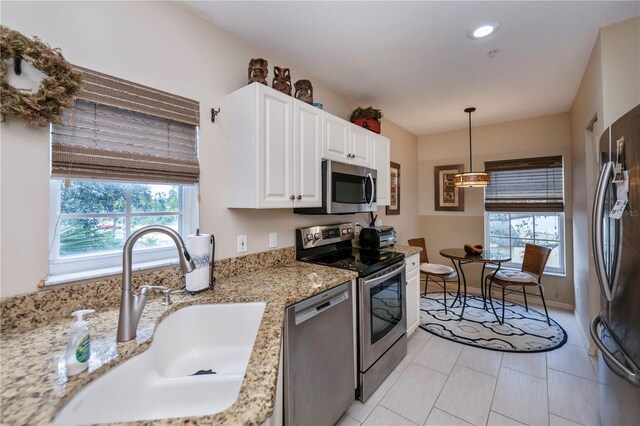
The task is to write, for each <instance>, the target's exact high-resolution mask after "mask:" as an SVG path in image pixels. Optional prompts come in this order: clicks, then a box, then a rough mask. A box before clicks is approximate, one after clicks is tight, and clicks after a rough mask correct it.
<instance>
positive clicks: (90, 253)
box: [49, 179, 197, 281]
mask: <svg viewBox="0 0 640 426" xmlns="http://www.w3.org/2000/svg"><path fill="white" fill-rule="evenodd" d="M50 190H51V196H50V212H51V220H50V225H49V227H50V230H49V235H50V243H51V246H50V247H51V250H50V254H49V261H50V274H51V275H54V276H60V275H63V276H67V275H69V274H78V273H82V272H83V271H96V270H99V271H97V273H98V275H99V272H103V273H107V271H106V270H107V269H110V268H116V269H118V268H119V267H120V265H121V259H122V248H123V246H124V242H125V241H126V240H127V238H128V237H129V236H130V235H131V233H133V232H134V231H136V230H137V229H140V228H142V227H144V226H147V225H164V226H168V227H169V228H172V229H174V230H176V231H178V232H179V233H180V234H181V235H186V234H188V233H193V232H194V231H193V227H194V223H196V218H195V217H194V214H195V213H196V211H197V209H196V206H195V203H194V201H195V196H194V194H195V193H196V191H195V186H194V185H167V184H143V183H125V182H110V181H103V180H72V181H70V182H69V184H68V186H67V185H66V183H65V180H62V179H52V180H51V188H50ZM176 258H177V254H176V250H175V246H174V244H173V241H171V239H170V238H169V237H167V236H165V235H162V234H149V235H145V236H144V237H142V238H141V239H140V240H139V241H138V242H137V243H136V245H135V249H134V257H133V259H134V264H138V267H141V266H144V265H147V266H160V265H164V264H169V263H173V262H175V259H176ZM62 279H64V278H62ZM54 281H55V280H54Z"/></svg>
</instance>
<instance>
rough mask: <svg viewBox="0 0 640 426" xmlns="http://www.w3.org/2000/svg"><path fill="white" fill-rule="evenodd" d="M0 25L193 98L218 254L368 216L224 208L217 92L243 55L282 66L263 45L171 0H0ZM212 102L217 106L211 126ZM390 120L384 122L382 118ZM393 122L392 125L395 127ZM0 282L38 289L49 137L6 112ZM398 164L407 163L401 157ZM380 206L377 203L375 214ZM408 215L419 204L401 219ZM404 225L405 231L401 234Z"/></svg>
mask: <svg viewBox="0 0 640 426" xmlns="http://www.w3.org/2000/svg"><path fill="white" fill-rule="evenodd" d="M1 7H2V10H1V12H2V15H1V20H2V25H6V26H8V27H10V28H12V29H15V30H18V31H20V32H22V33H23V34H26V35H37V36H39V37H40V38H41V39H42V40H44V41H45V42H47V43H49V44H50V45H51V46H53V47H60V48H61V49H62V51H63V53H64V55H65V57H66V58H67V60H69V61H70V62H71V63H74V64H77V65H81V66H85V67H88V68H91V69H95V70H98V71H101V72H105V73H107V74H112V75H115V76H118V77H122V78H124V79H128V80H131V81H134V82H138V83H142V84H145V85H148V86H152V87H155V88H158V89H160V90H164V91H168V92H171V93H175V94H178V95H181V96H185V97H188V98H192V99H195V100H198V101H199V102H200V108H201V111H200V112H201V127H200V166H201V172H202V174H201V197H202V200H201V205H200V228H201V229H202V231H204V232H212V233H214V234H215V235H216V242H217V247H216V248H217V251H216V258H220V259H221V258H227V257H232V256H235V255H237V253H236V251H235V248H236V235H238V234H246V235H247V236H248V247H249V253H252V252H260V251H265V250H268V235H269V233H270V232H277V233H278V247H288V246H293V245H294V244H295V239H294V230H295V228H296V227H298V226H305V225H316V224H326V223H335V222H340V221H356V220H357V221H360V222H361V223H366V222H367V216H365V215H348V216H333V217H314V216H298V215H294V214H293V213H292V211H291V210H260V211H248V210H231V209H227V208H226V207H225V184H226V176H227V170H228V167H230V165H229V164H227V162H226V143H227V142H226V140H227V135H228V130H229V129H228V128H227V123H228V122H229V120H228V117H227V116H226V115H225V96H226V95H227V94H228V93H231V92H233V91H234V90H236V89H238V88H240V87H242V86H244V85H245V84H246V82H247V65H248V63H249V60H250V59H251V58H256V57H263V58H265V59H267V60H268V61H269V68H270V74H269V78H268V79H269V80H271V78H272V77H273V72H272V69H273V66H274V65H280V66H287V64H286V63H284V62H282V61H278V59H277V58H274V57H272V56H271V55H269V53H268V52H264V51H259V50H258V49H257V48H255V47H253V46H251V45H249V44H247V43H245V42H244V41H242V40H240V39H238V38H235V37H234V36H232V35H230V34H229V33H227V32H225V31H223V30H221V29H220V28H218V27H215V26H214V25H213V24H211V23H210V22H208V21H206V20H204V19H202V18H200V17H198V16H196V15H195V14H193V13H192V12H191V11H189V10H187V9H186V8H184V7H182V6H181V5H179V4H178V3H174V2H38V3H36V2H11V1H3V2H2V5H1ZM291 74H292V80H293V81H296V80H298V79H302V78H308V79H310V80H311V81H312V82H313V85H314V98H315V100H316V101H318V102H322V103H323V104H324V105H325V110H326V111H328V112H330V113H332V114H334V115H337V116H340V117H342V118H348V117H349V115H350V113H351V111H352V110H353V108H354V107H355V106H356V104H355V103H354V102H351V101H350V100H349V99H346V98H344V97H343V96H341V95H340V94H338V93H335V92H333V91H331V90H330V89H328V88H327V87H325V86H323V85H321V84H319V83H318V82H317V80H315V79H314V78H313V76H311V75H309V74H306V73H303V72H302V71H301V70H297V69H292V70H291ZM212 107H216V108H218V107H220V108H222V112H221V113H220V115H219V116H218V119H217V120H216V123H215V124H212V123H211V122H210V121H209V118H208V117H209V111H210V109H211V108H212ZM387 123H388V125H387ZM385 127H388V128H389V129H390V130H391V131H392V132H393V137H392V142H391V152H392V159H393V158H394V156H396V155H401V156H402V158H403V159H404V160H403V161H404V162H405V163H406V167H408V170H412V169H413V170H415V168H416V166H415V164H417V161H416V160H415V158H416V155H415V153H416V150H417V148H416V144H417V139H416V137H415V136H414V135H412V134H410V133H408V132H406V131H403V130H402V129H399V128H397V126H395V125H393V123H391V122H388V121H387V120H385V123H383V134H386V133H387V132H386V130H385ZM398 129H399V130H398ZM0 131H1V132H2V142H1V145H0V148H1V149H0V157H1V166H2V167H1V168H2V171H1V176H0V178H1V182H2V187H1V191H2V193H1V202H0V203H1V207H0V208H1V219H0V220H1V232H2V242H1V256H2V257H1V265H2V271H1V275H0V276H1V284H0V295H1V296H2V297H7V296H11V295H15V294H21V293H27V292H32V291H36V290H37V287H36V286H37V284H38V282H39V280H40V279H42V278H44V277H45V275H46V273H47V263H48V260H47V259H48V256H47V229H48V189H49V186H48V185H49V135H48V131H47V129H46V128H34V127H29V126H26V125H24V124H23V122H21V121H19V120H17V119H13V118H10V119H9V120H8V121H7V122H6V123H3V124H2V126H1V127H0ZM403 166H405V164H403ZM410 191H417V188H416V187H415V186H411V185H407V186H405V187H403V196H404V197H405V199H416V198H417V194H415V193H411V192H410ZM382 210H383V209H381V211H382ZM411 215H413V217H410V218H409V219H408V220H409V223H411V221H414V222H416V221H417V219H416V216H417V208H415V209H412V208H409V209H407V210H406V211H405V212H403V215H402V216H403V217H405V218H406V217H409V216H411ZM403 232H405V231H403Z"/></svg>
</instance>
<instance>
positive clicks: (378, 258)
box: [306, 248, 404, 276]
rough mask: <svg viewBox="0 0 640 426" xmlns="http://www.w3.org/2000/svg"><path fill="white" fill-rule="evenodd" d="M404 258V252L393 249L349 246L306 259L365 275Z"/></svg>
mask: <svg viewBox="0 0 640 426" xmlns="http://www.w3.org/2000/svg"><path fill="white" fill-rule="evenodd" d="M403 258H404V254H402V253H396V252H392V251H384V250H370V249H357V248H347V249H342V250H337V251H333V252H330V253H327V254H323V255H321V256H317V257H314V258H310V259H306V261H307V262H311V263H317V264H320V265H325V266H331V267H333V268H340V269H348V270H350V271H356V272H358V273H359V274H360V276H365V275H370V274H372V273H374V272H376V271H379V270H381V269H384V268H386V267H387V266H389V265H392V264H394V263H396V262H399V261H401V260H402V259H403Z"/></svg>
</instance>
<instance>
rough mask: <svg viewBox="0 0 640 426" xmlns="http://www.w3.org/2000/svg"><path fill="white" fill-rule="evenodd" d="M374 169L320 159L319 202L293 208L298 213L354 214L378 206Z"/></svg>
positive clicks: (371, 210) (374, 208)
mask: <svg viewBox="0 0 640 426" xmlns="http://www.w3.org/2000/svg"><path fill="white" fill-rule="evenodd" d="M377 177H378V174H377V172H376V170H375V169H370V168H368V167H360V166H354V165H351V164H344V163H338V162H337V161H332V160H322V206H321V207H305V208H296V209H293V212H294V213H297V214H353V213H362V212H373V211H376V210H378V204H377V203H376V180H377Z"/></svg>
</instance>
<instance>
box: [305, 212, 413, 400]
mask: <svg viewBox="0 0 640 426" xmlns="http://www.w3.org/2000/svg"><path fill="white" fill-rule="evenodd" d="M353 229H354V226H353V224H352V223H342V224H337V225H327V226H315V227H309V228H298V229H297V230H296V258H297V259H298V260H301V261H305V262H311V263H316V264H320V265H325V266H331V267H334V268H341V269H349V270H353V271H356V272H358V281H357V288H356V292H357V298H356V300H357V301H358V305H357V312H358V314H357V319H358V325H357V330H358V388H357V390H356V395H357V397H358V398H359V399H360V400H361V401H363V402H365V401H366V400H367V399H368V398H369V397H370V396H371V394H373V392H374V391H375V390H376V389H377V388H378V387H379V386H380V384H381V383H382V382H383V381H384V379H385V378H386V377H387V376H388V375H389V373H391V371H393V369H394V368H395V367H396V365H398V363H399V362H400V361H401V360H402V358H404V356H405V355H406V353H407V318H406V312H407V308H406V294H405V288H406V287H405V283H406V277H405V268H404V255H403V254H401V253H395V252H389V251H384V250H371V249H357V248H353V247H352V244H351V240H352V239H353Z"/></svg>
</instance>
